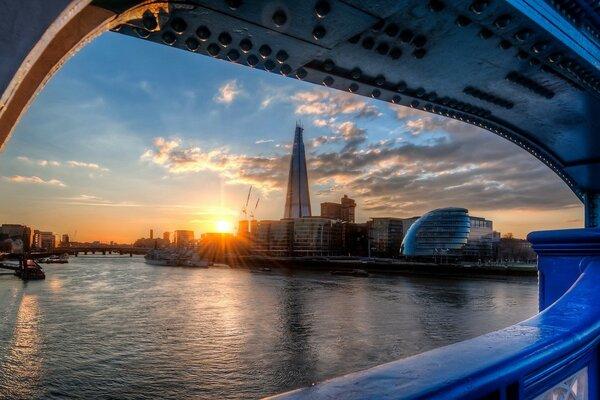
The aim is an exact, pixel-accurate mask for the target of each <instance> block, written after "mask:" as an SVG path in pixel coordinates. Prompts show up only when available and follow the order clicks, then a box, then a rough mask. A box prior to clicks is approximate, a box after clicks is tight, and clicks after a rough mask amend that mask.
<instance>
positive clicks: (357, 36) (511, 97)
mask: <svg viewBox="0 0 600 400" xmlns="http://www.w3.org/2000/svg"><path fill="white" fill-rule="evenodd" d="M599 12H600V3H599V2H598V1H597V0H520V1H518V0H402V1H400V0H370V1H368V0H302V1H298V0H264V1H261V0H170V1H158V0H52V1H41V0H21V1H18V2H17V1H5V2H1V3H0V38H2V40H0V54H1V55H2V59H1V61H0V93H2V97H1V98H0V146H1V145H2V144H3V143H4V142H5V141H6V139H7V138H8V136H9V134H10V133H11V132H12V130H13V128H14V126H15V125H16V124H17V122H18V121H19V118H20V117H21V115H22V114H23V113H24V111H25V110H26V108H27V106H28V104H29V103H30V102H31V100H32V99H33V98H34V96H35V94H36V93H37V92H38V91H39V90H40V89H41V88H42V87H43V85H44V83H45V82H46V81H47V79H49V77H50V76H51V75H52V73H53V72H54V71H56V70H57V69H58V68H60V66H61V65H62V63H64V62H65V60H66V59H68V57H69V56H70V55H71V54H73V52H74V51H76V50H77V49H78V48H80V47H81V46H83V45H85V43H87V42H88V41H89V40H91V39H93V38H94V37H95V36H97V35H98V34H100V33H102V32H104V31H106V30H113V31H116V32H119V33H121V34H124V35H129V36H133V37H136V38H139V39H142V40H150V41H153V42H156V43H159V44H162V45H167V46H172V47H178V48H181V49H184V50H186V51H191V52H195V53H198V54H203V55H207V56H211V57H215V58H221V59H224V60H228V61H230V62H235V63H238V64H243V65H247V66H249V67H253V68H259V69H263V70H266V71H268V72H272V73H277V74H281V75H284V76H288V77H291V78H296V79H301V80H304V81H308V82H312V83H315V84H318V85H324V86H327V87H330V88H334V89H338V90H344V91H348V92H351V93H355V94H358V95H362V96H369V97H373V98H377V99H380V100H383V101H388V102H390V103H395V104H399V105H402V106H405V107H411V108H415V109H420V110H423V111H426V112H430V113H433V114H437V115H441V116H445V117H448V118H453V119H456V120H460V121H463V122H465V123H467V124H471V125H475V126H478V127H481V128H483V129H487V130H489V131H491V132H494V133H496V134H498V135H500V136H501V137H504V138H505V139H507V140H510V141H512V142H513V143H515V144H517V145H518V146H520V147H521V148H523V149H524V150H526V151H528V152H529V153H531V154H532V155H534V156H535V157H537V158H538V159H539V160H541V161H542V162H543V163H545V164H546V165H548V166H549V167H550V168H551V169H552V170H553V171H554V172H555V173H556V174H557V175H558V176H559V177H561V178H562V179H563V180H564V181H565V182H566V184H567V185H569V187H570V188H571V189H572V190H573V192H574V193H575V194H576V195H577V196H578V197H579V198H580V199H581V200H582V201H583V202H584V204H585V212H586V228H587V229H579V230H566V231H550V232H536V233H532V234H530V236H529V240H530V241H531V242H532V244H533V247H534V249H535V250H536V252H537V253H538V267H539V271H540V272H539V289H540V311H541V313H540V314H538V315H537V316H536V317H534V318H532V319H530V320H528V321H524V322H522V323H520V324H517V325H514V326H512V327H510V328H506V329H504V330H501V331H498V332H494V333H491V334H488V335H484V336H481V337H479V338H476V339H473V340H470V341H466V342H462V343H460V344H457V345H453V346H449V347H446V348H442V349H438V350H434V351H432V352H428V353H424V354H422V355H419V356H417V357H414V358H411V359H408V360H402V361H399V362H395V363H390V364H387V365H384V366H381V367H377V368H374V369H372V370H368V371H364V372H359V373H357V374H353V375H349V376H347V377H342V378H339V379H334V380H332V381H331V382H325V383H323V384H320V385H317V386H315V387H314V388H309V389H306V390H302V391H297V392H292V393H290V394H288V395H287V397H288V398H302V399H304V398H332V399H333V398H434V397H435V398H498V399H512V398H536V397H537V396H538V395H540V394H549V395H552V393H553V392H552V391H553V390H555V389H556V390H558V391H560V390H563V389H564V388H565V387H567V386H568V385H571V384H572V383H573V382H575V383H576V384H577V385H582V386H581V387H586V388H587V389H586V390H587V391H588V394H589V396H588V397H587V398H590V399H591V398H600V388H599V386H598V382H599V381H600V368H599V367H598V365H599V363H600V308H598V301H599V300H600V294H598V293H599V292H598V282H599V281H600V229H598V227H599V215H600V132H599V130H600V72H599V70H600V15H599ZM448 360H450V362H449V361H448ZM465 361H467V362H465ZM578 387H579V386H578ZM554 393H558V392H554ZM581 398H584V397H581Z"/></svg>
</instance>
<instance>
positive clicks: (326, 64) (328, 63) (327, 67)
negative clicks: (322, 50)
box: [323, 59, 335, 72]
mask: <svg viewBox="0 0 600 400" xmlns="http://www.w3.org/2000/svg"><path fill="white" fill-rule="evenodd" d="M333 68H335V64H334V63H333V60H331V59H327V60H325V62H324V63H323V69H324V70H325V71H327V72H331V71H333Z"/></svg>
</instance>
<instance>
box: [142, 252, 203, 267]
mask: <svg viewBox="0 0 600 400" xmlns="http://www.w3.org/2000/svg"><path fill="white" fill-rule="evenodd" d="M144 260H145V261H146V264H150V265H159V266H164V267H191V268H208V267H209V265H210V263H209V262H208V261H206V260H203V259H201V258H200V257H198V255H197V254H196V253H194V252H192V251H191V250H175V249H152V250H150V251H149V252H148V253H146V255H145V256H144Z"/></svg>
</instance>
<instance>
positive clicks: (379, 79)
mask: <svg viewBox="0 0 600 400" xmlns="http://www.w3.org/2000/svg"><path fill="white" fill-rule="evenodd" d="M384 83H385V76H383V75H377V76H376V77H375V84H376V85H377V86H381V85H383V84H384Z"/></svg>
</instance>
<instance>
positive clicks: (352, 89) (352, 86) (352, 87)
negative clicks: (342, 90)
mask: <svg viewBox="0 0 600 400" xmlns="http://www.w3.org/2000/svg"><path fill="white" fill-rule="evenodd" d="M348 91H349V92H350V93H356V92H358V85H357V84H356V83H351V84H350V86H349V87H348Z"/></svg>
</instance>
